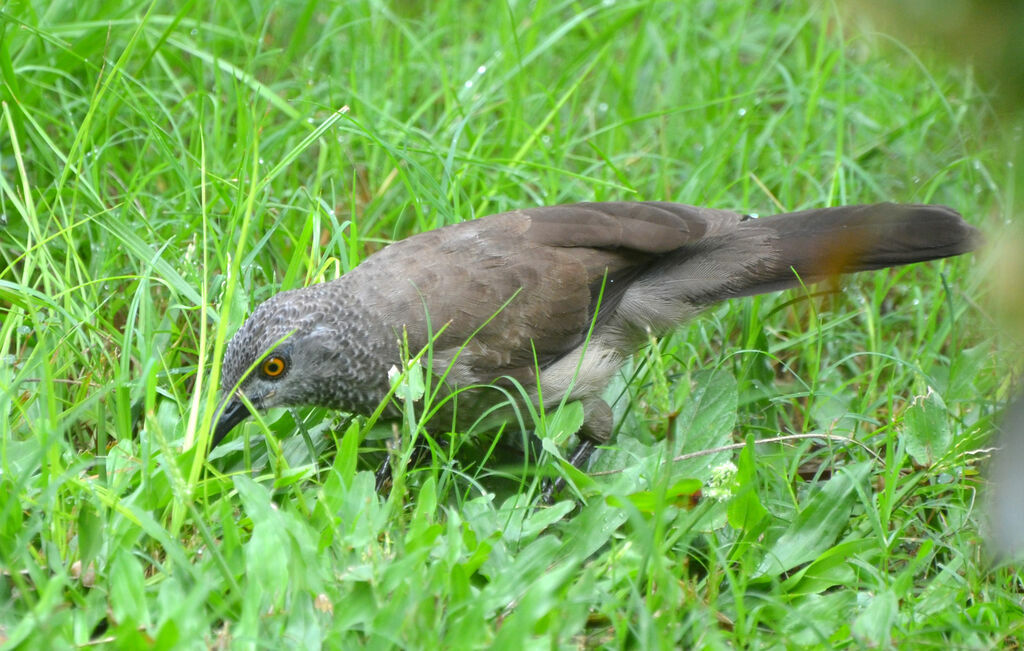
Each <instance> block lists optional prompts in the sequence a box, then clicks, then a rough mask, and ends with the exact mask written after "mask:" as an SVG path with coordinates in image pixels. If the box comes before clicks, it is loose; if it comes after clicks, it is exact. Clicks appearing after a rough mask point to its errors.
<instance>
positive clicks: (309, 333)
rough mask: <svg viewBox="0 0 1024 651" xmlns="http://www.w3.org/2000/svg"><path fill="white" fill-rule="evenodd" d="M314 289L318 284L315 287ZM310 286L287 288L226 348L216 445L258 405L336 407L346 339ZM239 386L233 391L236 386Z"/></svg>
mask: <svg viewBox="0 0 1024 651" xmlns="http://www.w3.org/2000/svg"><path fill="white" fill-rule="evenodd" d="M310 289H312V288H310ZM310 289H305V290H293V291H289V292H282V293H280V294H277V295H275V296H273V297H272V298H270V299H269V300H268V301H266V302H265V303H263V304H262V305H260V306H259V307H257V308H256V310H255V311H254V312H253V313H252V316H250V317H249V319H248V320H247V321H246V322H245V323H244V324H243V325H242V327H241V328H239V330H238V332H236V333H235V335H234V337H232V338H231V341H230V342H228V345H227V349H226V350H225V351H224V362H223V365H222V367H221V393H222V396H223V400H224V401H225V402H224V403H222V406H223V412H222V413H221V415H220V418H219V420H218V421H217V424H216V426H215V428H214V431H213V445H214V446H216V445H217V444H218V443H220V441H221V440H222V439H223V438H224V437H225V436H226V435H227V434H228V433H229V432H230V431H231V430H232V429H234V427H235V426H236V425H238V424H239V423H241V422H242V421H243V420H245V419H246V418H248V417H249V415H250V412H249V408H248V407H247V406H246V404H245V403H244V402H243V401H242V399H241V398H240V397H239V395H238V394H242V395H244V396H245V398H246V399H248V401H249V403H251V404H252V406H253V407H255V408H257V409H260V410H263V409H270V408H272V407H290V406H299V405H323V406H334V405H333V403H334V402H336V401H335V400H333V399H332V396H331V394H332V392H333V391H337V390H338V387H337V384H338V383H339V381H341V380H343V378H342V377H341V376H339V374H338V373H337V369H338V368H339V367H340V366H341V364H343V360H342V359H341V357H342V356H343V355H344V352H345V351H344V350H343V347H341V346H339V344H340V343H343V340H344V337H343V336H341V333H340V332H339V328H338V324H337V320H336V319H334V318H331V317H333V316H334V315H333V314H330V313H325V310H324V309H323V308H322V305H321V303H320V302H319V301H317V300H316V298H317V295H316V292H310ZM236 385H237V386H238V390H237V392H235V393H232V389H234V388H235V387H236Z"/></svg>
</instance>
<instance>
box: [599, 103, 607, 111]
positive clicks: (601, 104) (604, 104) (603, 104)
mask: <svg viewBox="0 0 1024 651" xmlns="http://www.w3.org/2000/svg"><path fill="white" fill-rule="evenodd" d="M597 112H598V113H607V112H608V103H607V102H601V103H600V104H598V105H597Z"/></svg>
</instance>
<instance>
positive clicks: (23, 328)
mask: <svg viewBox="0 0 1024 651" xmlns="http://www.w3.org/2000/svg"><path fill="white" fill-rule="evenodd" d="M30 332H32V328H30V327H28V326H27V325H23V326H18V334H19V335H21V336H22V337H24V336H25V335H27V334H28V333H30Z"/></svg>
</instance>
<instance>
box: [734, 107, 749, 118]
mask: <svg viewBox="0 0 1024 651" xmlns="http://www.w3.org/2000/svg"><path fill="white" fill-rule="evenodd" d="M736 114H737V115H739V116H740V117H743V116H744V115H746V114H747V109H745V108H741V109H740V110H738V111H736Z"/></svg>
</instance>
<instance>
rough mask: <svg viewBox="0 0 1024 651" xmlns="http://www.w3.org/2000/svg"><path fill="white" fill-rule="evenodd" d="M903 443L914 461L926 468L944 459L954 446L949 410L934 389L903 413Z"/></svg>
mask: <svg viewBox="0 0 1024 651" xmlns="http://www.w3.org/2000/svg"><path fill="white" fill-rule="evenodd" d="M903 440H904V442H905V443H906V446H907V452H908V453H909V454H910V456H912V457H913V458H914V461H915V462H916V463H917V464H918V465H920V466H925V467H930V466H932V465H933V464H934V463H935V462H936V461H938V460H939V459H941V458H942V457H943V456H944V455H945V454H946V452H948V451H949V448H950V446H951V445H953V433H952V432H951V431H950V429H949V410H947V409H946V405H945V403H944V402H943V401H942V397H941V396H939V394H938V393H936V392H935V390H934V389H932V388H931V387H928V388H927V390H926V391H925V393H924V395H919V396H917V397H915V398H914V401H913V402H912V403H911V404H910V406H909V407H907V409H906V411H904V412H903Z"/></svg>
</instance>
